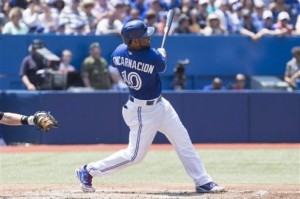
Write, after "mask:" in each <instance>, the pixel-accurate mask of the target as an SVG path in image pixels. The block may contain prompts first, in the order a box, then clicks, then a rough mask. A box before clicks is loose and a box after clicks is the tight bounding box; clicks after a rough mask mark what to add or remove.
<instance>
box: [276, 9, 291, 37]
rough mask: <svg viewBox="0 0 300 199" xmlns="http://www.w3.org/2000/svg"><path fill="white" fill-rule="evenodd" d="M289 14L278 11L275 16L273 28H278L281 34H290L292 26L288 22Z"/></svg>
mask: <svg viewBox="0 0 300 199" xmlns="http://www.w3.org/2000/svg"><path fill="white" fill-rule="evenodd" d="M289 21H290V15H289V14H288V13H287V12H280V13H279V15H278V17H277V23H276V24H275V28H276V29H278V30H279V32H280V34H281V35H291V34H292V32H293V26H292V25H291V24H289Z"/></svg>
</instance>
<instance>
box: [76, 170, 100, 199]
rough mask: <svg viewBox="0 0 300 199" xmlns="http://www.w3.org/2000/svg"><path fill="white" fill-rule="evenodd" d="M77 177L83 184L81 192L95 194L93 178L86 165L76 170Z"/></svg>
mask: <svg viewBox="0 0 300 199" xmlns="http://www.w3.org/2000/svg"><path fill="white" fill-rule="evenodd" d="M75 172H76V175H77V178H78V180H79V181H80V184H81V190H82V191H83V192H86V193H87V192H95V189H94V187H92V179H93V176H91V175H90V174H89V172H88V171H87V170H86V165H84V166H82V167H80V168H78V169H76V171H75Z"/></svg>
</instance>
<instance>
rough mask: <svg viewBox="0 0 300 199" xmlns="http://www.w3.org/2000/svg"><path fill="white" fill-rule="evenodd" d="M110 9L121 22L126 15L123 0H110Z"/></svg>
mask: <svg viewBox="0 0 300 199" xmlns="http://www.w3.org/2000/svg"><path fill="white" fill-rule="evenodd" d="M110 2H111V7H112V8H111V10H112V11H113V12H114V13H115V14H116V19H118V20H120V21H121V22H123V21H124V20H125V18H126V17H127V16H128V14H127V13H126V8H127V7H126V5H125V0H111V1H110Z"/></svg>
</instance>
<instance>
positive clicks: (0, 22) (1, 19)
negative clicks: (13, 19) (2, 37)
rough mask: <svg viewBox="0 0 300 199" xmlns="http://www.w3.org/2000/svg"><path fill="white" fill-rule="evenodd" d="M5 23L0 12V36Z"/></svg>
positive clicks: (4, 17)
mask: <svg viewBox="0 0 300 199" xmlns="http://www.w3.org/2000/svg"><path fill="white" fill-rule="evenodd" d="M6 23H7V18H6V16H5V14H4V13H2V12H1V11H0V34H1V33H2V29H3V27H4V25H5V24H6Z"/></svg>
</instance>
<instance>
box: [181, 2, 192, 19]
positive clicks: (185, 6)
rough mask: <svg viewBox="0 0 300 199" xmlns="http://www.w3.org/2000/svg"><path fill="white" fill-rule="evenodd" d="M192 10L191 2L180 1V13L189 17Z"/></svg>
mask: <svg viewBox="0 0 300 199" xmlns="http://www.w3.org/2000/svg"><path fill="white" fill-rule="evenodd" d="M192 8H193V6H192V1H191V0H181V5H180V10H181V13H183V14H186V15H189V13H190V11H191V9H192Z"/></svg>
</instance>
